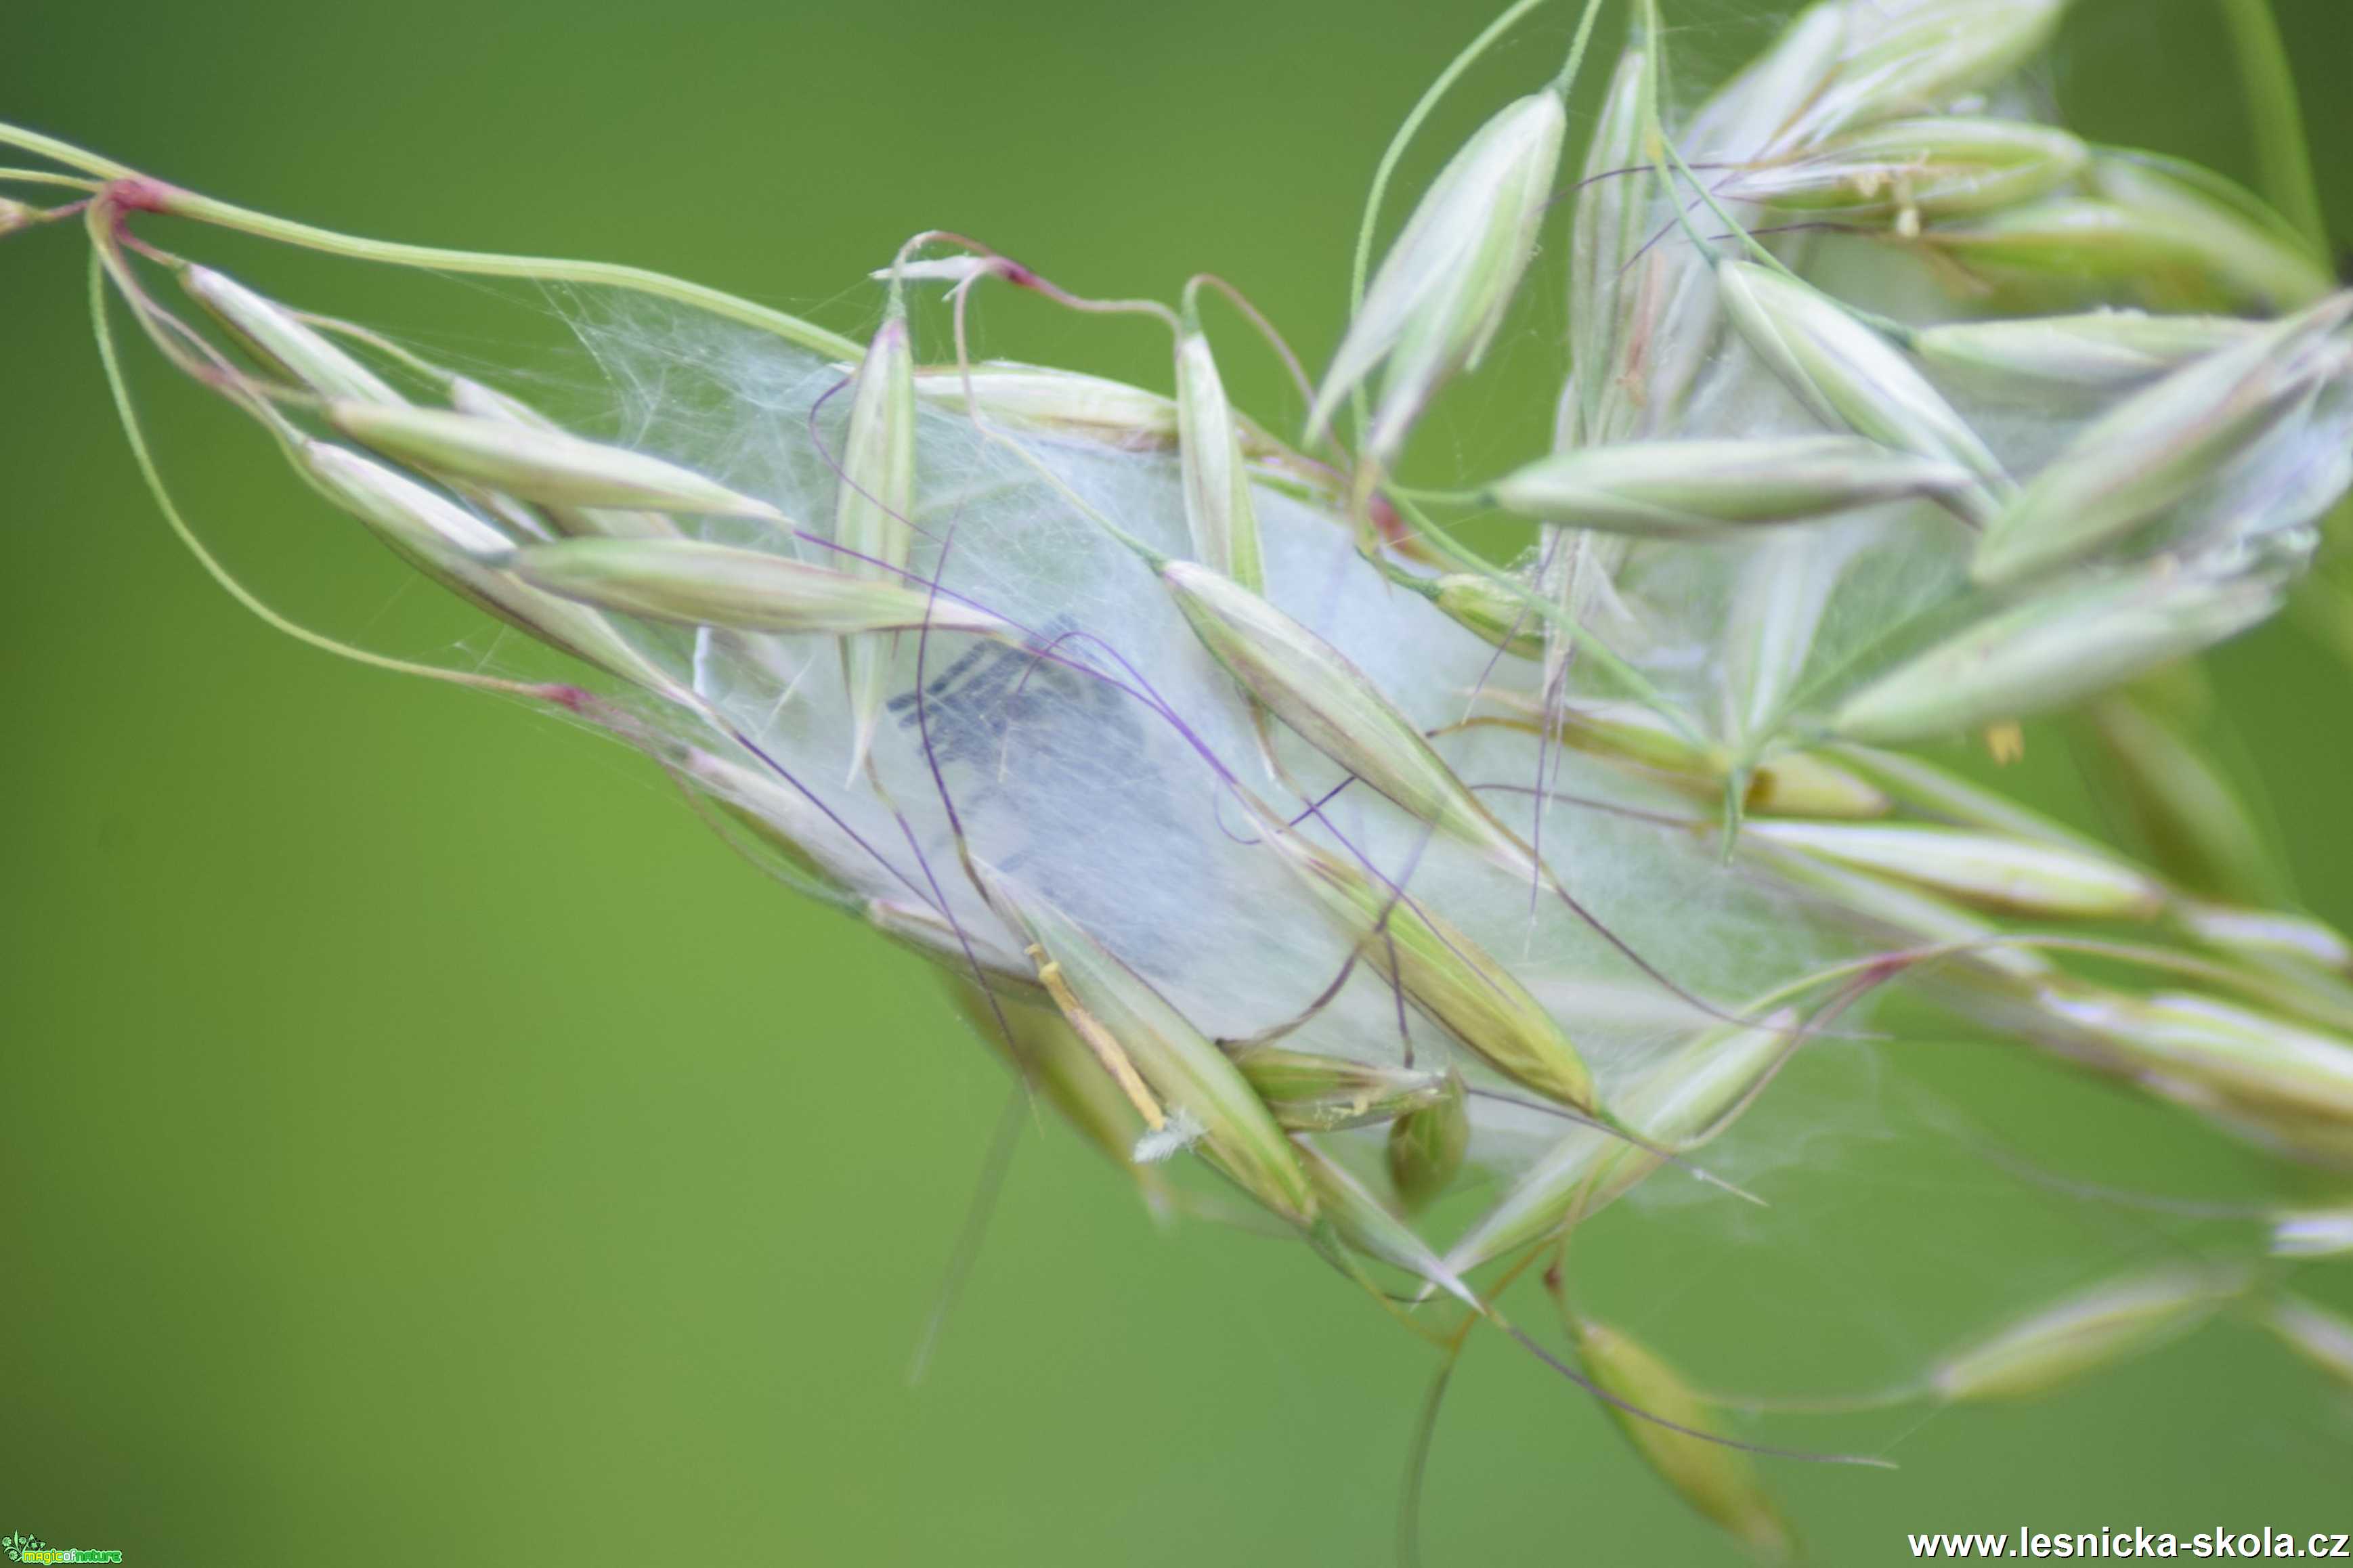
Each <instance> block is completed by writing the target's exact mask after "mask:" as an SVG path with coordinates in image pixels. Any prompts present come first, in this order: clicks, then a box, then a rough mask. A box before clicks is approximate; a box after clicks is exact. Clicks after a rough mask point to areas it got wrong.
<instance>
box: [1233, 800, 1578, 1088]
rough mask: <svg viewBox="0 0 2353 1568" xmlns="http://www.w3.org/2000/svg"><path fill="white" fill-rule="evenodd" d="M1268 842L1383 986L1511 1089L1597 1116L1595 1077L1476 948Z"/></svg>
mask: <svg viewBox="0 0 2353 1568" xmlns="http://www.w3.org/2000/svg"><path fill="white" fill-rule="evenodd" d="M1267 842H1268V843H1269V844H1270V845H1271V847H1273V849H1274V850H1275V852H1276V854H1277V855H1278V857H1279V858H1281V859H1282V862H1283V864H1284V865H1285V866H1286V867H1288V868H1290V869H1291V870H1292V871H1293V873H1295V874H1296V875H1297V876H1298V877H1299V879H1300V880H1301V882H1302V883H1303V885H1304V886H1305V887H1306V888H1307V889H1309V890H1310V892H1311V893H1313V894H1314V897H1315V900H1316V901H1317V903H1318V905H1319V906H1320V907H1321V908H1322V909H1323V910H1324V912H1325V913H1326V914H1327V915H1329V916H1330V917H1331V919H1332V921H1333V922H1334V923H1335V925H1336V926H1337V927H1338V928H1339V929H1340V930H1341V931H1343V932H1344V933H1345V934H1346V935H1347V936H1348V937H1349V938H1350V939H1351V940H1352V941H1354V942H1356V943H1357V954H1358V956H1359V957H1360V958H1361V960H1362V961H1363V962H1364V963H1365V964H1366V966H1368V967H1369V968H1370V969H1371V970H1372V971H1373V973H1375V974H1377V975H1378V976H1379V977H1380V978H1381V979H1382V981H1384V982H1385V983H1387V984H1391V985H1394V986H1396V987H1397V988H1398V989H1399V990H1401V991H1402V992H1404V993H1405V997H1406V1000H1407V1001H1408V1002H1409V1003H1411V1004H1412V1005H1413V1006H1414V1008H1415V1009H1416V1010H1417V1011H1419V1012H1420V1013H1422V1014H1423V1015H1425V1016H1428V1017H1429V1018H1430V1020H1431V1021H1432V1022H1433V1023H1435V1024H1437V1025H1438V1026H1440V1028H1442V1029H1444V1030H1445V1031H1446V1032H1447V1033H1448V1034H1449V1035H1451V1036H1452V1037H1453V1038H1454V1039H1455V1040H1456V1041H1457V1042H1458V1043H1459V1044H1461V1046H1462V1047H1464V1048H1465V1049H1466V1050H1469V1051H1470V1052H1472V1054H1473V1055H1474V1056H1476V1057H1478V1058H1480V1059H1481V1060H1482V1061H1483V1062H1485V1063H1486V1064H1487V1065H1488V1066H1490V1067H1492V1068H1494V1069H1495V1070H1496V1071H1497V1072H1500V1073H1502V1074H1504V1076H1505V1077H1506V1078H1509V1079H1512V1080H1513V1081H1514V1082H1515V1083H1519V1084H1522V1085H1524V1086H1525V1087H1526V1088H1529V1089H1534V1090H1535V1091H1536V1092H1537V1093H1539V1094H1541V1095H1544V1096H1546V1098H1547V1099H1551V1100H1558V1101H1560V1102H1561V1103H1563V1104H1565V1105H1573V1106H1577V1107H1578V1108H1579V1109H1581V1110H1588V1111H1589V1110H1596V1109H1598V1105H1597V1101H1596V1100H1595V1099H1594V1089H1593V1075H1592V1073H1591V1072H1590V1071H1589V1070H1588V1068H1587V1067H1586V1064H1585V1060H1584V1058H1582V1057H1580V1056H1579V1055H1578V1054H1577V1047H1576V1046H1575V1045H1573V1044H1572V1043H1571V1042H1570V1040H1569V1037H1568V1036H1567V1033H1566V1032H1564V1031H1563V1030H1562V1028H1561V1026H1560V1024H1559V1023H1558V1021H1557V1020H1556V1019H1555V1018H1554V1017H1553V1016H1552V1015H1551V1014H1550V1013H1549V1012H1547V1011H1546V1010H1545V1007H1544V1005H1543V1004H1542V1003H1540V1002H1538V1001H1537V1000H1536V999H1535V997H1533V996H1531V995H1529V994H1528V992H1527V988H1526V987H1525V986H1524V985H1522V984H1520V983H1519V981H1518V980H1516V979H1514V977H1513V975H1512V972H1511V971H1510V970H1509V969H1508V968H1506V967H1505V966H1504V965H1503V964H1502V963H1497V962H1496V961H1495V959H1494V958H1493V956H1491V955H1490V954H1489V953H1488V952H1486V951H1485V950H1484V949H1482V947H1480V946H1479V944H1478V943H1476V942H1472V940H1471V938H1470V937H1468V936H1466V935H1464V934H1463V933H1462V932H1461V931H1459V930H1457V929H1456V928H1455V927H1454V925H1453V924H1452V923H1451V921H1447V920H1445V919H1444V918H1443V917H1441V916H1440V915H1439V914H1438V913H1436V912H1435V911H1434V910H1429V909H1427V908H1425V907H1423V906H1422V905H1420V904H1419V903H1418V902H1416V901H1415V900H1413V899H1411V898H1410V897H1409V896H1406V895H1405V894H1404V893H1403V892H1401V891H1400V890H1399V889H1395V888H1392V887H1391V886H1390V885H1389V884H1388V883H1387V882H1384V881H1381V880H1379V879H1376V878H1374V877H1372V876H1370V875H1368V874H1367V873H1366V872H1363V871H1360V870H1358V869H1357V868H1356V867H1354V866H1352V865H1350V864H1348V863H1347V862H1345V861H1344V860H1342V859H1340V858H1338V857H1337V856H1335V855H1331V854H1327V853H1326V852H1324V850H1322V849H1319V848H1317V847H1314V845H1312V844H1309V843H1308V842H1306V841H1305V840H1304V839H1303V838H1301V837H1298V836H1297V835H1296V834H1292V833H1286V832H1282V831H1281V830H1280V829H1278V828H1276V827H1274V826H1272V825H1271V824H1270V825H1268V830H1267Z"/></svg>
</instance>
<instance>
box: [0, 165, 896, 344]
mask: <svg viewBox="0 0 2353 1568" xmlns="http://www.w3.org/2000/svg"><path fill="white" fill-rule="evenodd" d="M0 146H12V147H17V148H21V149H23V150H25V151H26V152H30V153H37V154H39V155H40V156H42V157H45V158H50V159H54V160H55V161H56V162H58V163H63V164H65V165H66V166H67V167H69V168H72V169H77V170H79V171H81V172H82V173H84V174H93V175H97V176H99V177H100V178H102V179H107V180H124V181H129V180H136V181H139V182H140V184H141V190H140V198H141V199H140V202H139V204H138V205H141V206H142V207H145V208H148V209H150V210H153V211H155V212H160V213H165V214H169V215H170V216H174V217H185V218H188V219H191V220H193V221H195V222H197V223H206V224H210V225H212V226H215V227H216V228H227V229H233V230H235V231H237V233H240V234H248V235H251V236H253V237H255V238H257V239H268V240H274V241H276V242H278V243H279V244H281V245H292V246H299V247H301V248H303V249H305V250H316V251H320V252H322V253H324V254H326V255H329V256H340V257H343V258H346V259H349V260H353V261H368V262H375V263H378V264H380V265H384V266H389V267H411V268H422V269H425V270H428V271H438V272H457V273H463V274H468V275H470V276H474V277H481V278H515V279H525V280H528V281H531V282H535V283H572V284H577V285H580V286H583V287H591V288H595V287H602V288H613V289H629V290H631V291H633V292H636V293H640V294H646V295H649V296H651V297H653V298H655V299H660V300H670V301H672V302H673V303H676V304H681V305H687V306H691V307H693V308H694V309H696V310H708V311H710V312H711V313H712V314H713V315H715V316H720V317H723V318H725V319H726V320H729V321H738V322H741V323H742V324H744V325H745V326H749V327H756V328H758V329H760V330H761V331H767V332H773V333H775V334H776V336H778V337H780V338H784V339H786V341H788V342H795V343H798V344H799V345H801V346H802V347H803V348H806V349H809V350H812V351H814V352H815V353H822V354H826V355H828V356H830V357H832V358H835V359H850V360H855V359H857V358H859V357H860V353H861V351H860V348H859V346H858V345H857V344H856V343H854V342H851V341H850V340H849V339H848V338H845V337H842V336H841V335H839V333H836V332H829V331H826V330H825V329H824V328H822V327H819V326H817V325H815V324H814V323H812V322H808V321H802V320H801V319H800V318H799V317H797V316H794V315H789V314H787V313H786V312H785V311H783V310H772V309H770V308H769V307H767V306H765V305H758V304H754V303H753V302H752V301H751V300H744V299H739V298H737V297H736V296H735V295H733V294H729V293H726V292H724V291H723V290H721V289H708V288H705V287H703V286H702V285H701V284H699V283H690V282H687V281H686V280H685V279H680V278H672V277H670V276H669V275H667V274H665V273H660V272H653V271H649V270H647V269H646V268H638V267H623V266H617V265H614V264H612V263H609V262H599V261H567V260H564V259H561V258H552V257H531V256H500V255H494V254H491V253H490V252H486V251H476V250H445V249H441V248H438V247H434V246H426V245H403V244H399V243H396V242H393V241H388V240H378V239H364V238H362V237H358V236H355V235H348V234H338V233H336V232H335V231H334V230H332V229H326V228H320V227H317V226H313V225H311V224H304V223H296V222H293V221H292V220H290V219H287V218H280V217H272V216H269V214H267V213H259V212H255V211H253V210H252V209H251V208H249V207H241V206H238V205H235V204H234V203H231V202H224V201H217V200H216V199H214V198H213V197H210V196H203V195H196V194H195V192H193V191H184V190H181V189H180V188H178V187H177V186H174V185H169V184H164V183H163V182H161V181H153V180H147V179H144V178H143V177H142V176H141V175H140V174H139V173H138V171H137V170H134V169H132V168H129V167H127V166H126V165H124V164H121V163H115V162H114V161H113V160H111V159H109V158H101V157H100V156H99V155H97V154H96V153H86V152H84V151H82V150H81V149H80V148H79V147H75V146H73V145H71V144H70V143H68V142H60V141H58V140H57V139H56V138H55V137H50V136H44V135H42V134H40V133H39V132H34V131H26V130H24V129H22V128H20V127H17V126H14V125H9V124H6V123H5V122H0Z"/></svg>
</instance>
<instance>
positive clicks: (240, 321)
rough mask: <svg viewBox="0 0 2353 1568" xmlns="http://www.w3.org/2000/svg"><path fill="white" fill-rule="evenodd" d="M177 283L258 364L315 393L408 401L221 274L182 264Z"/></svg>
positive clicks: (297, 321)
mask: <svg viewBox="0 0 2353 1568" xmlns="http://www.w3.org/2000/svg"><path fill="white" fill-rule="evenodd" d="M180 287H182V288H183V289H186V290H187V291H188V294H189V296H190V297H191V298H193V299H194V300H195V301H196V303H198V304H200V305H202V306H203V307H204V308H205V309H206V310H207V311H209V312H211V314H212V316H213V318H214V319H215V320H216V321H219V322H220V323H221V324H222V325H223V326H225V327H227V329H228V330H229V332H230V333H231V334H232V335H233V336H234V337H235V338H236V339H237V342H238V343H239V344H240V345H241V346H243V347H244V348H245V349H247V350H248V352H249V353H252V354H253V355H254V356H255V357H256V358H257V359H259V360H260V361H261V362H262V363H264V364H267V365H270V366H272V367H274V368H276V369H278V370H280V371H282V372H284V373H285V374H287V375H288V376H290V377H291V378H292V379H293V381H294V382H295V384H297V385H300V386H301V387H303V388H304V389H306V390H308V391H311V392H314V393H316V394H317V395H320V396H321V397H335V398H347V399H350V400H353V401H354V402H360V403H377V404H385V405H394V406H397V405H401V404H404V403H406V402H407V401H408V400H407V399H406V398H405V397H403V396H401V395H400V394H399V393H397V392H395V391H394V390H393V389H392V386H391V384H389V383H388V382H386V381H385V379H384V378H383V377H382V376H380V375H378V374H375V372H374V371H372V370H370V369H368V367H367V366H365V365H364V364H362V363H360V362H359V361H358V360H356V359H354V358H353V357H352V356H351V355H350V354H348V353H344V352H343V350H342V349H340V348H338V347H337V346H336V345H335V344H334V343H333V342H332V341H330V340H329V339H328V337H327V336H326V334H325V333H323V332H321V331H318V330H316V329H315V328H313V327H311V326H310V325H309V324H308V323H306V322H304V321H302V320H301V318H300V317H298V316H296V315H295V314H294V312H292V311H291V310H287V309H286V308H285V307H284V306H282V305H280V304H278V303H277V302H276V301H274V300H268V299H265V298H263V297H262V296H261V295H259V294H257V293H255V292H254V291H253V290H252V289H248V288H247V287H246V286H245V285H244V284H242V283H239V282H238V281H237V279H234V278H231V277H229V276H228V275H227V274H226V273H222V272H216V271H214V270H213V269H212V268H209V267H195V266H190V267H184V268H181V269H180Z"/></svg>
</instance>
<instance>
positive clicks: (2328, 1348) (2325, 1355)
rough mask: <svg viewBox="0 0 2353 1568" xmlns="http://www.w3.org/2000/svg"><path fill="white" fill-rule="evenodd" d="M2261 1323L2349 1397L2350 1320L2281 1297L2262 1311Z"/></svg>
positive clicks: (2352, 1368)
mask: <svg viewBox="0 0 2353 1568" xmlns="http://www.w3.org/2000/svg"><path fill="white" fill-rule="evenodd" d="M2263 1326H2264V1327H2265V1328H2267V1329H2269V1330H2271V1331H2272V1332H2273V1333H2274V1334H2275V1335H2277V1336H2278V1338H2279V1342H2280V1343H2282V1344H2284V1345H2285V1346H2287V1348H2288V1349H2290V1350H2292V1351H2294V1352H2295V1353H2296V1354H2298V1355H2300V1356H2302V1357H2303V1358H2304V1359H2305V1360H2306V1361H2307V1362H2309V1363H2312V1364H2313V1365H2314V1366H2316V1367H2317V1368H2319V1369H2320V1370H2321V1371H2322V1372H2323V1373H2327V1375H2328V1377H2329V1378H2330V1379H2331V1380H2332V1381H2334V1382H2335V1383H2336V1384H2337V1385H2338V1386H2339V1387H2340V1388H2342V1389H2343V1390H2345V1391H2346V1392H2347V1393H2348V1394H2353V1319H2348V1318H2346V1317H2345V1316H2343V1315H2342V1314H2340V1313H2337V1312H2332V1311H2330V1310H2327V1308H2325V1307H2322V1306H2319V1305H2317V1304H2316V1303H2315V1302H2313V1301H2312V1300H2309V1299H2307V1298H2306V1297H2303V1296H2292V1295H2287V1294H2284V1293H2283V1294H2282V1295H2280V1296H2279V1297H2278V1298H2277V1299H2276V1300H2273V1301H2272V1302H2271V1303H2270V1304H2269V1305H2268V1306H2266V1307H2265V1308H2264V1309H2263Z"/></svg>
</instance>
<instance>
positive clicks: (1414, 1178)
mask: <svg viewBox="0 0 2353 1568" xmlns="http://www.w3.org/2000/svg"><path fill="white" fill-rule="evenodd" d="M1470 1152H1471V1106H1470V1096H1469V1093H1468V1092H1467V1090H1466V1089H1464V1087H1463V1083H1462V1078H1461V1074H1460V1073H1448V1074H1447V1075H1446V1080H1445V1088H1444V1090H1443V1092H1442V1093H1441V1094H1440V1096H1439V1098H1438V1099H1437V1100H1434V1101H1433V1102H1431V1103H1430V1104H1429V1105H1426V1106H1421V1107H1419V1108H1418V1109H1416V1110H1409V1111H1408V1112H1407V1113H1406V1114H1404V1115H1403V1116H1400V1117H1398V1119H1397V1120H1396V1121H1392V1122H1390V1123H1389V1135H1388V1142H1387V1143H1386V1145H1385V1146H1384V1151H1383V1154H1384V1158H1385V1159H1386V1161H1387V1163H1388V1172H1389V1184H1390V1185H1391V1186H1393V1187H1395V1188H1396V1189H1397V1194H1398V1203H1399V1204H1401V1205H1404V1207H1405V1211H1406V1212H1407V1213H1408V1214H1416V1213H1419V1211H1421V1210H1422V1209H1424V1208H1427V1207H1428V1206H1429V1205H1430V1204H1432V1203H1434V1202H1436V1201H1437V1200H1438V1198H1439V1196H1440V1194H1443V1193H1444V1192H1445V1191H1446V1189H1447V1188H1449V1187H1451V1186H1452V1185H1453V1184H1454V1178H1455V1177H1456V1176H1458V1175H1461V1173H1462V1162H1463V1159H1464V1157H1465V1156H1466V1155H1468V1154H1469V1153H1470Z"/></svg>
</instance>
